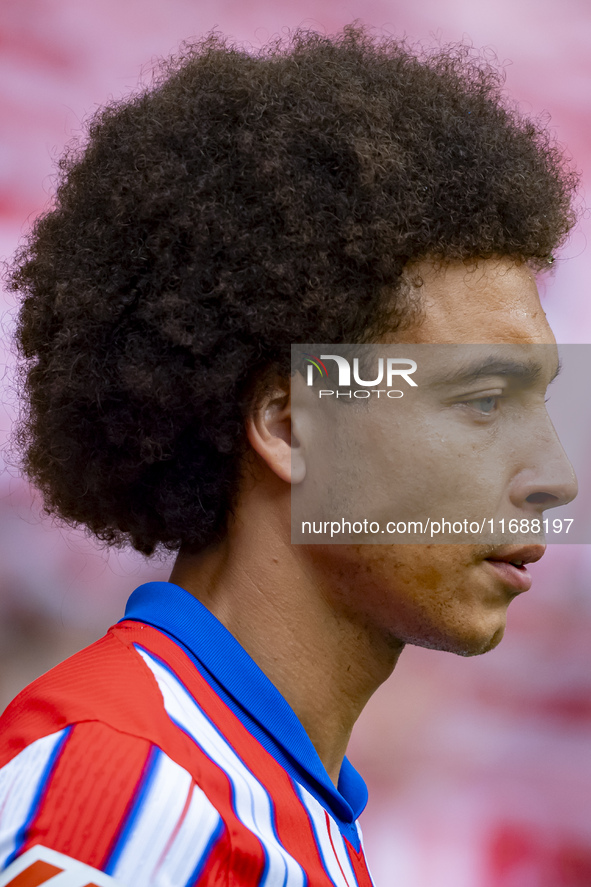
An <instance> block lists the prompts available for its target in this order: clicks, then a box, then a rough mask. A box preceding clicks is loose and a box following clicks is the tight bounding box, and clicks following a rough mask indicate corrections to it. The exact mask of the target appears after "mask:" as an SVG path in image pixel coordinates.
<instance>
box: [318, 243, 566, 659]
mask: <svg viewBox="0 0 591 887" xmlns="http://www.w3.org/2000/svg"><path fill="white" fill-rule="evenodd" d="M410 277H411V280H412V279H415V280H416V279H418V278H420V280H421V281H422V284H421V286H420V289H419V297H420V300H421V305H422V308H423V314H422V319H421V320H420V321H418V322H417V323H416V324H414V325H413V326H412V327H410V328H409V329H407V330H405V331H404V332H401V333H398V334H394V335H393V336H391V337H389V338H384V339H383V340H382V342H383V343H384V344H408V345H413V344H418V345H432V344H447V345H454V344H466V345H468V344H478V345H490V346H492V347H491V354H493V353H494V352H495V349H494V346H495V345H496V346H499V345H501V346H502V345H505V346H506V345H511V346H523V345H544V346H546V347H544V348H538V349H533V351H534V352H535V358H536V360H537V361H538V363H539V364H540V373H539V374H538V376H537V377H536V378H535V379H529V380H528V379H525V380H524V379H523V378H520V379H512V378H511V377H507V376H506V375H502V374H499V373H494V372H491V373H490V374H487V375H484V376H481V377H479V378H478V379H477V380H476V381H473V380H470V381H467V382H466V383H464V382H458V383H457V384H456V383H453V384H449V385H447V386H443V387H437V386H433V387H431V388H429V386H428V385H424V386H423V387H422V388H421V390H420V396H421V397H422V398H423V399H422V401H421V410H420V415H418V416H417V417H416V419H415V420H414V421H413V419H412V417H410V416H407V415H406V412H407V411H408V408H409V407H408V406H407V404H408V405H410V404H411V403H412V400H411V399H410V398H409V399H408V401H407V402H406V403H405V407H406V409H403V408H402V402H400V407H401V409H400V410H399V411H398V412H397V413H391V415H395V416H396V418H395V419H394V420H393V425H394V426H395V427H390V428H388V429H386V428H385V426H384V424H383V416H384V415H385V412H384V410H382V412H381V414H380V415H381V417H382V424H381V425H380V424H378V425H374V426H373V428H371V429H368V430H370V433H371V434H372V435H373V441H372V448H371V452H372V453H373V454H375V460H374V461H375V465H376V468H377V475H381V476H384V477H385V476H387V474H388V470H389V463H390V464H391V465H392V466H393V468H394V469H395V473H396V476H397V477H398V478H399V480H398V482H397V483H396V484H387V483H385V484H383V485H382V491H385V493H384V492H382V502H383V505H384V508H385V510H384V513H383V514H381V513H380V514H378V515H376V512H375V511H374V515H375V516H377V517H378V519H382V520H383V519H384V518H387V517H388V515H387V510H388V500H389V498H390V493H389V492H388V490H389V488H392V487H395V490H394V495H392V496H391V499H392V500H393V499H394V498H397V499H398V501H399V502H400V501H401V500H402V499H404V498H405V497H406V501H411V500H412V499H413V496H414V498H415V501H417V502H418V503H420V509H421V508H422V509H423V510H425V513H426V514H427V513H433V514H435V513H436V514H440V513H442V510H443V513H444V514H445V513H447V514H450V515H456V516H457V517H458V518H459V519H462V518H463V517H472V516H476V515H480V514H481V515H482V517H485V516H486V517H497V516H500V515H501V514H502V515H506V516H507V517H516V518H518V519H519V518H521V517H523V518H529V519H531V518H533V517H539V516H541V512H542V510H543V509H544V508H549V507H552V506H556V505H561V504H564V503H565V502H567V501H570V499H572V498H573V497H574V496H575V495H576V480H575V478H574V473H573V471H572V467H571V466H570V463H569V462H568V460H567V458H566V456H565V455H564V453H563V451H562V449H561V447H560V444H559V442H558V440H557V438H556V437H555V435H554V433H553V431H552V428H551V425H550V423H549V420H548V418H547V415H546V412H545V407H544V394H545V390H546V387H547V385H548V384H549V382H550V381H551V379H552V377H553V375H554V374H555V372H556V368H557V351H556V347H555V340H554V337H553V334H552V331H551V329H550V327H549V325H548V323H547V321H546V317H545V314H544V312H543V310H542V308H541V305H540V301H539V296H538V292H537V287H536V284H535V280H534V278H533V275H532V274H531V272H530V271H529V269H528V268H527V267H526V266H524V265H516V264H514V263H513V262H511V261H508V260H492V259H491V260H482V261H480V262H478V264H477V265H476V266H471V267H467V266H465V265H464V264H463V263H452V264H450V265H447V266H445V267H437V266H435V265H434V264H432V263H430V262H428V261H424V262H422V263H420V264H418V265H416V266H415V267H414V269H412V272H411V275H410ZM499 350H500V351H502V349H497V351H499ZM516 350H517V352H518V351H519V349H516ZM486 351H487V349H486V348H481V349H474V353H475V355H478V354H480V355H482V356H484V354H485V352H486ZM431 369H433V368H431ZM426 375H427V377H428V376H429V368H428V367H427V373H426ZM431 376H432V377H433V374H432V373H431ZM417 378H418V377H417ZM417 391H418V389H417ZM417 396H418V395H417ZM395 403H396V402H395ZM345 409H346V408H345ZM511 410H512V411H513V415H514V416H515V420H514V421H513V422H512V421H511V420H510V418H508V419H506V418H504V417H505V416H510V415H511ZM501 411H504V412H503V414H502V413H501ZM520 411H521V413H520ZM520 416H522V417H525V416H528V417H530V418H529V419H528V421H529V422H530V424H531V428H528V429H527V430H525V431H524V430H523V425H524V422H525V420H524V419H523V418H520ZM520 426H521V430H520V431H518V433H517V435H515V429H519V428H520ZM501 428H503V429H504V430H503V431H502V432H501V430H500V429H501ZM511 429H513V438H512V439H510V434H511ZM504 453H507V454H509V455H508V456H507V458H503V454H504ZM365 488H366V490H367V488H368V486H367V485H365ZM360 497H361V498H362V497H363V493H360ZM369 498H372V504H373V506H374V508H375V507H376V506H375V498H376V497H375V496H374V497H368V501H369ZM379 507H381V506H379V505H378V510H379ZM361 510H362V511H363V509H361ZM405 516H407V515H405ZM415 516H417V517H418V516H422V515H419V514H418V513H417V514H416V515H415ZM520 546H522V543H521V544H520V543H518V542H517V543H515V544H513V545H512V547H510V548H509V547H508V546H507V544H505V545H504V546H503V547H498V548H494V549H493V548H492V545H491V543H490V541H489V542H488V543H486V544H484V543H483V544H469V545H466V544H463V545H462V544H451V545H441V544H439V545H437V544H404V545H371V544H364V545H334V546H321V547H320V546H313V547H310V548H308V553H309V555H310V557H311V558H312V559H313V560H314V561H316V562H317V563H318V565H319V566H321V569H322V572H323V573H324V575H325V577H326V579H327V580H328V581H327V582H326V583H325V585H324V588H325V593H326V594H329V595H330V596H331V597H333V598H334V602H335V603H336V605H337V606H342V607H343V608H345V609H346V610H347V611H348V612H350V613H351V615H354V617H355V618H357V619H360V620H362V621H363V622H365V623H366V624H368V625H369V626H370V627H371V628H372V629H373V630H375V631H377V632H379V633H381V634H383V635H385V636H386V638H390V639H392V641H394V640H400V641H404V642H407V643H415V644H418V645H420V646H427V647H435V648H438V649H445V650H450V651H453V652H456V653H460V654H463V655H472V654H475V653H481V652H484V651H486V650H488V649H491V648H492V647H494V646H495V645H496V644H497V643H498V642H499V641H500V640H501V638H502V636H503V632H504V628H505V619H506V610H507V606H508V604H509V603H510V601H511V600H512V599H513V598H514V597H515V596H516V594H518V593H519V591H520V590H525V589H526V588H527V586H528V574H527V570H526V568H525V567H521V568H516V567H512V566H510V564H509V561H510V560H511V561H516V560H523V559H526V560H527V559H538V558H539V557H540V556H541V554H542V552H543V549H542V548H541V547H540V546H530V547H529V548H522V550H518V549H519V548H520Z"/></svg>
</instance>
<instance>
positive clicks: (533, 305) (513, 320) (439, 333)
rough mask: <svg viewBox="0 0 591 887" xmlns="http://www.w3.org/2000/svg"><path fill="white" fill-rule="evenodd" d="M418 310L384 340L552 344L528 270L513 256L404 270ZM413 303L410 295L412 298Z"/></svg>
mask: <svg viewBox="0 0 591 887" xmlns="http://www.w3.org/2000/svg"><path fill="white" fill-rule="evenodd" d="M407 280H408V283H409V286H410V287H411V290H413V296H415V297H416V300H417V301H418V304H419V305H420V308H421V316H420V318H419V319H418V320H417V321H416V322H415V323H413V325H412V326H410V327H408V328H407V329H405V330H402V331H398V332H396V333H394V334H392V335H391V336H389V337H387V338H386V339H384V341H388V342H401V343H408V344H410V343H414V344H429V343H440V344H515V345H524V344H547V345H549V344H554V343H555V339H554V335H553V333H552V330H551V328H550V325H549V324H548V321H547V320H546V315H545V313H544V310H543V308H542V306H541V304H540V297H539V294H538V288H537V286H536V281H535V278H534V275H533V273H532V272H531V270H530V269H529V268H528V267H527V266H526V265H525V264H523V263H519V264H518V263H516V262H515V261H513V260H512V259H506V258H499V259H481V260H478V261H475V262H471V263H470V264H465V263H463V262H448V263H445V264H443V263H437V262H435V261H433V260H431V259H424V260H422V261H420V262H416V263H414V264H413V265H412V266H410V267H409V268H408V270H407ZM413 301H414V299H413Z"/></svg>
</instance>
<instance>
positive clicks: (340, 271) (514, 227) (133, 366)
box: [9, 25, 576, 554]
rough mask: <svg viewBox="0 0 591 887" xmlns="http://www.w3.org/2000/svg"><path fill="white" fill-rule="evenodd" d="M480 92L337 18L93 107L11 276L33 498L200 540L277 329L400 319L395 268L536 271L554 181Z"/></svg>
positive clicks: (471, 79)
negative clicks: (498, 266)
mask: <svg viewBox="0 0 591 887" xmlns="http://www.w3.org/2000/svg"><path fill="white" fill-rule="evenodd" d="M502 87H503V78H502V76H501V75H500V74H499V72H498V71H497V70H496V69H494V68H493V67H491V66H490V65H489V64H487V63H486V62H484V61H483V60H482V59H481V58H479V57H478V56H477V55H475V54H474V53H473V52H472V51H471V50H470V49H469V48H468V47H466V46H459V47H451V48H443V49H439V50H437V51H436V52H422V51H415V50H413V48H412V47H409V46H407V45H406V44H405V43H404V42H401V41H396V40H394V39H390V38H374V37H372V36H371V35H370V34H369V33H368V32H367V31H366V30H364V29H363V28H361V27H359V26H355V25H354V26H350V27H348V28H346V29H345V30H344V31H343V32H342V33H341V34H339V35H338V36H336V37H326V36H323V35H320V34H317V33H313V32H307V31H298V32H296V33H295V34H294V35H292V36H291V38H289V39H287V40H285V41H281V40H278V41H275V42H273V43H272V44H270V45H268V46H267V47H265V48H264V49H262V50H261V51H259V52H257V53H251V52H247V51H245V50H243V49H241V48H237V47H235V46H232V45H229V44H228V43H227V41H225V40H224V39H223V38H222V37H220V36H219V35H217V34H211V35H209V36H208V37H207V38H205V39H204V40H202V41H200V42H198V43H195V44H191V45H187V46H185V47H184V48H183V50H182V52H181V54H180V55H179V56H178V57H176V58H175V59H173V60H172V61H168V62H166V63H165V64H163V65H162V67H161V68H160V69H159V72H158V73H157V75H156V76H155V78H154V81H153V82H152V83H151V84H150V86H149V87H148V88H145V89H142V90H141V91H140V92H138V93H137V94H134V95H133V96H131V97H130V98H128V99H126V100H125V101H123V102H120V103H114V104H111V105H109V106H108V107H106V108H104V109H102V110H101V111H99V113H98V114H96V116H95V117H94V118H93V119H92V120H91V122H90V125H89V132H88V137H87V139H86V141H85V143H84V144H82V145H81V146H80V145H77V146H74V147H71V148H70V149H69V151H68V152H67V153H66V155H65V156H64V157H63V158H62V160H61V161H60V164H59V169H60V172H59V179H58V186H57V190H56V196H55V198H54V201H53V204H52V206H51V208H50V209H49V210H48V212H47V213H46V214H45V215H43V216H42V217H41V218H40V219H38V221H37V222H36V224H35V225H34V228H33V230H32V232H31V234H30V236H29V237H28V240H27V242H26V243H25V245H24V246H23V248H22V249H21V251H20V253H19V254H18V256H17V258H16V260H15V262H14V264H13V266H12V269H11V271H10V276H9V285H10V286H11V288H12V289H13V290H14V291H17V292H20V293H21V294H22V296H23V302H22V307H21V310H20V315H19V325H18V332H17V342H18V346H19V352H20V357H21V373H22V383H23V389H24V399H25V403H26V412H25V415H24V418H23V419H22V420H21V423H20V425H19V427H18V430H17V441H18V444H19V445H20V446H21V447H22V449H23V451H24V453H25V456H24V467H25V470H26V472H27V475H28V477H29V478H30V479H31V480H32V481H33V482H34V483H35V484H36V485H37V486H38V487H39V488H40V489H41V491H42V493H43V495H44V499H45V505H46V509H47V510H48V511H49V512H52V513H55V514H57V515H59V516H60V517H61V518H63V519H64V520H66V521H67V522H69V523H82V524H85V525H86V526H87V527H88V528H89V529H90V531H91V532H93V533H94V534H95V535H96V536H98V537H99V538H100V539H101V540H103V541H104V542H106V543H109V544H123V543H129V542H131V544H132V545H133V546H134V547H135V548H136V549H138V550H139V551H141V552H143V553H145V554H150V553H152V552H153V551H154V550H155V549H156V548H160V549H162V548H164V549H170V550H173V549H176V548H178V547H180V546H181V545H183V546H184V547H185V548H186V550H188V551H192V552H197V551H199V550H201V549H203V548H204V547H206V546H207V545H209V544H211V543H212V542H213V541H214V540H216V539H219V538H221V537H222V536H223V534H224V532H225V528H226V523H227V517H228V514H229V512H230V511H231V509H232V506H233V503H234V502H235V497H236V494H237V489H238V485H239V480H240V476H241V475H240V471H241V465H242V464H243V457H244V454H245V452H246V449H247V444H246V438H245V433H244V416H245V411H247V410H248V409H249V408H251V406H252V395H253V391H254V392H255V393H256V389H257V384H259V386H260V384H261V380H262V379H264V378H265V377H266V374H268V373H269V372H273V373H280V374H282V375H285V376H288V375H289V371H290V344H291V343H297V342H313V341H316V342H324V343H337V342H352V343H354V342H362V341H370V340H371V339H372V337H375V336H376V335H378V334H379V333H380V332H381V331H383V330H385V329H386V328H390V329H392V328H396V326H397V324H401V323H404V322H405V318H406V319H408V316H409V311H410V310H411V308H412V306H410V307H409V304H408V303H407V302H408V299H407V297H406V296H405V287H404V286H402V285H401V281H402V280H403V278H402V277H401V275H402V272H403V268H404V266H405V264H406V263H407V262H408V261H409V260H410V259H418V258H421V257H423V256H426V255H430V256H439V257H441V258H442V259H443V260H446V259H467V258H475V257H483V258H487V257H493V256H497V255H503V256H508V257H515V258H516V259H518V260H521V261H528V262H531V263H533V264H534V265H541V264H543V263H544V262H547V261H548V256H549V255H550V253H551V252H552V251H553V250H555V249H556V247H557V246H558V245H560V244H561V243H562V242H563V241H564V239H565V237H566V234H567V232H568V230H569V229H570V228H571V226H572V224H573V223H574V214H573V211H572V196H573V192H574V188H575V184H576V176H575V174H574V173H573V171H572V170H571V169H569V167H568V166H567V165H566V164H565V161H564V157H563V155H562V153H561V151H560V150H559V148H558V147H557V146H556V145H555V143H554V142H553V140H552V138H551V137H550V135H549V133H548V131H547V128H546V127H545V126H544V125H542V124H540V123H539V122H538V123H537V122H535V121H534V122H532V121H531V120H529V119H526V118H523V117H522V116H520V114H519V113H518V112H517V111H516V110H515V109H514V108H513V107H512V106H510V105H509V104H508V103H507V101H506V100H505V98H504V97H503V92H502ZM386 294H387V295H386ZM257 380H258V383H257Z"/></svg>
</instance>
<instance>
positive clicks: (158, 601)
mask: <svg viewBox="0 0 591 887" xmlns="http://www.w3.org/2000/svg"><path fill="white" fill-rule="evenodd" d="M124 618H125V619H132V620H136V621H138V622H143V623H145V624H147V625H152V626H153V627H154V628H157V629H159V630H160V631H163V632H164V633H165V634H167V635H169V636H170V637H171V638H172V639H173V640H175V641H177V642H178V643H180V644H181V645H182V646H183V647H184V649H185V650H186V652H187V653H188V654H189V656H190V658H191V659H192V661H193V662H194V663H195V665H196V666H197V667H198V668H199V670H200V672H201V673H202V674H203V676H204V677H205V678H206V679H207V680H208V682H209V683H210V684H212V686H213V688H214V690H215V691H216V692H217V693H219V695H220V696H221V697H222V698H223V699H224V701H225V702H226V704H227V705H228V706H229V707H230V708H231V709H232V711H233V712H234V714H236V715H237V717H238V718H239V719H240V721H241V722H242V723H243V724H244V725H245V726H246V727H247V729H248V730H249V731H250V732H251V733H253V735H255V737H256V738H257V739H258V740H259V742H261V744H262V745H263V746H264V747H265V748H266V750H267V751H268V752H270V754H272V755H273V757H274V758H275V759H276V760H277V761H278V762H279V763H280V764H281V765H282V766H283V767H285V769H286V770H287V771H288V773H290V775H291V776H292V777H294V778H295V779H296V780H297V781H299V782H300V783H303V784H304V785H305V786H306V788H307V789H308V790H309V791H310V792H311V793H312V794H313V795H314V796H315V797H317V798H318V800H319V801H320V802H321V803H323V804H324V805H325V806H328V808H329V809H330V812H331V813H332V814H333V816H334V817H335V818H336V819H337V821H339V822H340V824H341V829H342V830H343V831H344V833H346V834H347V837H348V838H349V840H350V841H351V843H353V844H354V845H358V840H357V832H356V829H355V828H354V822H355V820H356V819H357V818H358V817H359V816H360V814H361V813H362V812H363V810H364V809H365V805H366V804H367V787H366V785H365V782H364V781H363V779H362V778H361V776H360V775H359V773H358V772H357V771H356V770H355V768H354V767H353V765H352V764H351V763H350V761H349V760H348V759H347V758H345V759H344V761H343V765H342V768H341V772H340V775H339V785H338V790H337V789H336V788H335V786H334V784H333V782H332V781H331V779H330V777H329V776H328V773H327V772H326V769H325V768H324V765H323V764H322V761H321V760H320V758H319V757H318V754H317V752H316V749H315V748H314V746H313V745H312V742H311V741H310V739H309V737H308V734H307V733H306V731H305V730H304V728H303V727H302V725H301V723H300V721H299V720H298V718H297V717H296V715H295V713H294V711H293V709H292V708H291V707H290V705H289V704H288V703H287V702H286V700H285V699H284V698H283V696H282V695H281V694H280V693H279V691H278V690H277V688H276V687H275V686H274V685H273V684H272V683H271V681H270V680H269V679H268V677H267V676H266V675H265V674H264V672H263V671H261V669H260V668H259V666H258V665H257V664H256V662H255V661H254V660H253V659H252V658H251V657H250V656H249V655H248V653H247V652H246V650H245V649H244V648H243V647H242V646H241V645H240V644H239V643H238V641H237V640H236V639H235V637H234V636H233V635H232V634H230V632H229V631H228V630H227V629H226V628H225V626H223V625H222V623H221V622H220V621H219V620H218V619H216V617H215V616H214V615H213V614H212V613H211V612H210V611H209V610H208V609H207V607H205V606H204V605H203V604H202V603H201V602H200V601H198V600H197V598H195V597H194V596H193V595H192V594H190V593H189V592H188V591H186V590H185V589H184V588H181V587H180V586H178V585H174V584H173V583H171V582H147V583H146V584H144V585H140V586H139V588H136V590H135V591H134V592H133V594H132V595H131V597H130V598H129V600H128V602H127V607H126V609H125V617H124ZM122 621H123V620H122ZM356 849H358V846H356Z"/></svg>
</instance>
